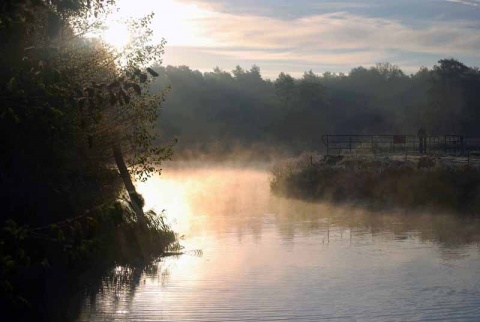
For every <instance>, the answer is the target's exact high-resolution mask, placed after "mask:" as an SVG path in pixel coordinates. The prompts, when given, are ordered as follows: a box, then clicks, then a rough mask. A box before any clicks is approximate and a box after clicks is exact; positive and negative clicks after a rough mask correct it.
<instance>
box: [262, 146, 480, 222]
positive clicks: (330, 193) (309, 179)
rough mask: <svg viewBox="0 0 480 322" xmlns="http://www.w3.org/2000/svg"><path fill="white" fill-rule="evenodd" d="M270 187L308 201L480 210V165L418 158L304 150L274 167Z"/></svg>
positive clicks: (456, 210)
mask: <svg viewBox="0 0 480 322" xmlns="http://www.w3.org/2000/svg"><path fill="white" fill-rule="evenodd" d="M270 186H271V189H272V191H273V192H274V193H275V194H277V195H280V196H286V197H291V198H300V199H307V200H327V201H331V202H348V203H355V204H362V205H366V206H373V207H380V208H384V207H391V208H393V207H400V208H406V209H415V208H416V209H428V210H439V211H453V212H462V213H475V214H476V213H478V209H479V206H480V169H478V167H472V166H467V165H463V166H448V165H446V164H444V163H443V162H442V161H441V160H439V159H435V158H431V157H426V156H425V157H421V158H419V159H417V160H415V161H399V160H392V159H389V158H384V159H374V158H366V157H365V158H361V157H343V156H325V157H323V158H322V157H320V156H316V157H314V158H312V159H311V158H310V156H307V155H304V156H302V157H299V158H297V159H291V160H288V161H285V162H283V163H279V164H277V165H276V166H275V167H274V168H273V169H272V180H271V183H270Z"/></svg>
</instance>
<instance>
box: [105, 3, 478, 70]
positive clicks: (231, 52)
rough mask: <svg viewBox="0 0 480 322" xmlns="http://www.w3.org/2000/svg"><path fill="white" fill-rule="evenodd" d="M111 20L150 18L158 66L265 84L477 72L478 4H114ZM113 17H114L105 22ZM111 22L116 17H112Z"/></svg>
mask: <svg viewBox="0 0 480 322" xmlns="http://www.w3.org/2000/svg"><path fill="white" fill-rule="evenodd" d="M117 5H118V7H119V12H118V13H116V14H115V17H126V16H131V17H140V16H143V15H146V14H148V13H149V12H154V13H155V18H154V21H153V23H152V27H153V29H154V37H155V38H156V39H157V40H159V39H161V38H165V40H166V41H167V45H166V47H165V55H164V57H163V65H175V66H178V65H187V66H189V67H190V68H191V69H198V70H200V71H202V72H206V71H211V70H213V68H214V67H217V66H218V67H220V68H221V69H223V70H225V71H231V70H233V69H234V68H235V66H237V65H240V66H242V67H243V68H246V69H248V68H250V67H251V66H252V65H254V64H255V65H257V66H259V67H260V69H261V72H262V75H263V76H264V77H265V78H271V79H275V78H276V77H277V76H278V74H279V73H280V72H285V73H289V74H291V75H293V76H297V77H298V76H301V75H302V74H303V72H305V71H308V70H312V71H313V72H314V73H318V74H322V73H324V72H326V71H330V72H344V73H348V72H349V71H350V70H351V69H352V68H355V67H358V66H364V67H369V66H373V65H375V64H376V63H380V62H390V63H392V64H395V65H398V66H399V67H400V68H402V69H403V70H404V71H405V72H407V73H414V72H416V71H418V69H419V68H420V67H421V66H426V67H429V68H431V67H432V66H433V65H434V64H436V63H437V62H438V60H440V59H443V58H456V59H458V60H460V61H461V62H463V63H465V64H466V65H468V66H480V0H359V1H348V0H347V1H328V0H117ZM112 19H114V18H112ZM115 19H116V18H115Z"/></svg>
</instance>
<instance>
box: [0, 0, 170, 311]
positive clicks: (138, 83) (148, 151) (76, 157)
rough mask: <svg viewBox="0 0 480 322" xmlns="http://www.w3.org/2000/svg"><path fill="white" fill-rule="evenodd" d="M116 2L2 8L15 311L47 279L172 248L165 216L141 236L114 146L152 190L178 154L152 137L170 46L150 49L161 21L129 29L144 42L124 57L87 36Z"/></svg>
mask: <svg viewBox="0 0 480 322" xmlns="http://www.w3.org/2000/svg"><path fill="white" fill-rule="evenodd" d="M112 3H113V1H107V0H91V1H90V0H85V1H84V0H58V1H53V0H52V1H50V0H37V1H34V0H32V1H23V0H21V1H4V2H2V5H1V6H0V57H1V63H0V154H1V155H2V158H0V195H1V197H0V200H1V201H2V206H3V210H2V213H1V214H0V227H1V228H0V284H1V285H0V287H1V294H0V295H1V297H2V303H5V305H7V306H8V304H9V303H15V305H14V307H15V308H18V307H17V306H16V305H17V304H18V306H19V307H23V306H24V305H26V304H27V302H29V303H32V301H30V300H29V299H30V298H32V297H33V298H35V296H34V295H35V294H36V292H37V293H38V292H40V290H41V289H42V285H43V283H44V282H45V280H46V278H47V277H48V276H49V273H48V271H55V272H56V273H62V272H63V271H64V270H69V269H72V270H80V269H81V268H83V269H87V268H88V267H89V266H92V265H91V261H93V260H95V261H99V262H100V261H101V260H102V259H103V260H109V261H110V262H113V261H114V260H120V259H121V260H125V261H128V260H131V259H132V258H134V257H135V256H137V255H138V254H139V255H140V257H142V258H143V259H148V258H151V257H152V256H153V255H160V254H161V252H163V251H164V250H165V248H166V247H167V246H168V245H169V244H170V243H171V242H173V241H174V239H175V236H174V234H173V232H172V231H171V230H170V229H169V227H167V226H166V225H165V224H164V222H163V218H162V217H161V216H159V215H156V214H153V213H149V214H148V216H146V224H147V225H146V226H143V225H140V224H139V223H138V222H137V220H136V216H135V215H133V214H132V211H131V207H130V205H128V204H126V202H125V201H123V205H122V202H119V201H117V198H118V196H119V195H120V193H121V190H122V189H121V180H120V177H119V175H118V172H117V171H116V170H115V169H113V168H112V165H113V164H114V158H113V153H112V146H113V145H114V144H116V145H118V146H121V147H122V149H123V151H124V153H125V158H126V160H127V163H128V165H129V166H130V171H132V173H133V174H135V175H136V177H137V179H140V180H145V179H146V178H148V177H149V176H151V175H152V173H153V172H156V171H160V163H161V162H162V161H163V160H165V159H167V158H169V157H170V156H171V154H172V145H173V143H171V144H167V145H163V146H162V145H160V144H159V143H161V142H160V141H159V139H158V136H157V132H156V131H155V125H156V123H157V117H158V116H159V111H160V108H161V103H162V102H163V100H164V94H165V93H164V92H161V93H157V94H155V95H154V94H151V93H150V92H149V89H150V83H151V81H152V79H153V78H154V77H157V76H158V74H157V73H156V72H155V71H154V70H152V69H151V68H150V67H149V66H150V65H151V64H153V63H159V62H160V61H161V60H160V56H161V55H162V53H163V46H164V42H161V43H160V44H154V43H152V42H151V36H152V30H151V29H150V28H149V24H150V22H151V19H152V15H149V16H147V17H145V18H143V19H140V20H138V21H130V22H128V23H129V24H130V26H131V28H134V29H135V35H136V36H135V37H132V42H131V44H130V47H129V48H126V49H125V50H124V51H122V52H118V51H116V50H114V49H113V48H110V47H109V46H108V45H106V44H105V43H103V42H102V41H100V40H98V39H89V38H85V37H81V36H82V35H85V34H86V33H87V30H85V29H82V28H87V27H89V28H96V27H98V26H100V25H101V24H99V23H96V22H93V23H91V24H90V23H87V22H85V21H87V20H89V19H90V18H91V17H97V16H100V15H102V14H104V13H105V12H106V11H108V10H109V9H108V8H109V5H111V4H112ZM82 19H83V22H82ZM140 198H141V197H140V196H138V198H136V199H138V200H140ZM140 251H142V252H140ZM27 277H29V278H30V279H33V280H34V281H37V282H31V281H30V282H28V283H27V281H28V279H27ZM37 295H39V294H37ZM40 295H41V294H40ZM40 295H39V297H40V298H41V296H40ZM37 300H38V299H37Z"/></svg>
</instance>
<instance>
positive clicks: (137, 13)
mask: <svg viewBox="0 0 480 322" xmlns="http://www.w3.org/2000/svg"><path fill="white" fill-rule="evenodd" d="M116 4H117V6H118V8H119V9H120V10H119V11H118V12H116V13H114V14H112V15H111V16H110V20H111V21H115V20H117V19H122V18H134V19H136V18H140V17H144V16H146V15H147V14H149V13H151V12H154V13H155V17H154V19H153V22H152V26H151V27H152V29H153V31H154V34H153V36H154V39H155V41H159V40H161V39H162V38H164V39H165V40H166V41H167V43H168V45H172V46H205V45H208V43H209V40H208V39H206V37H205V36H204V30H203V29H202V28H201V21H202V20H203V19H206V18H209V17H211V16H212V15H213V14H214V13H213V12H212V11H210V10H208V9H205V8H202V7H200V6H198V5H197V4H194V3H182V2H179V1H175V0H164V1H151V0H136V1H132V0H120V1H117V3H116ZM107 26H109V24H108V23H107ZM114 30H115V28H114ZM120 34H121V32H120Z"/></svg>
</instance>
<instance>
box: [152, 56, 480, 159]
mask: <svg viewBox="0 0 480 322" xmlns="http://www.w3.org/2000/svg"><path fill="white" fill-rule="evenodd" d="M155 70H156V71H157V72H158V73H159V77H158V78H156V79H155V81H154V83H153V84H152V91H154V92H155V91H160V90H161V89H163V88H166V87H167V86H169V85H171V87H172V90H171V92H170V93H169V95H168V97H167V99H166V102H165V107H166V108H165V110H164V111H163V112H162V113H163V115H164V116H165V117H163V118H161V119H159V125H160V126H159V128H160V129H161V131H162V133H163V134H164V135H166V136H178V137H179V145H178V146H177V147H176V152H178V154H177V155H182V154H186V155H188V151H191V150H193V151H195V152H205V153H212V152H216V153H217V154H218V155H224V154H226V153H230V151H231V150H232V147H235V148H237V149H243V150H246V149H249V150H250V149H251V148H252V146H253V147H254V148H256V151H257V155H260V156H263V155H265V151H266V150H267V153H268V152H270V151H271V150H274V148H276V150H277V151H281V152H284V151H289V152H290V153H292V152H293V153H294V154H296V153H300V152H303V151H306V150H312V149H314V150H319V149H322V148H323V144H322V142H321V136H322V135H324V134H414V135H415V134H417V131H418V130H419V129H420V128H421V127H424V128H425V129H426V131H427V134H428V135H444V134H459V135H464V136H480V128H479V127H478V126H477V124H478V121H479V117H480V115H479V111H480V108H479V104H480V103H479V102H480V91H478V90H477V89H478V88H479V85H480V72H479V70H478V68H475V67H468V66H465V65H464V64H462V63H461V62H459V61H457V60H455V59H442V60H440V61H439V62H438V64H437V65H435V66H433V68H430V69H428V68H425V67H422V68H420V69H419V71H418V72H416V73H414V74H411V75H407V74H406V73H405V72H403V71H402V70H401V69H400V67H398V66H395V65H392V64H389V63H382V64H377V65H376V66H373V67H370V68H365V67H357V68H354V69H352V70H351V71H350V72H349V73H348V74H343V73H339V74H334V73H329V72H325V73H323V74H321V75H317V74H314V73H313V72H311V71H310V72H306V73H305V74H304V75H303V76H301V77H299V78H294V77H292V76H291V75H288V74H285V73H281V74H280V75H279V76H278V77H277V79H275V80H268V79H264V78H262V76H261V73H260V69H259V68H258V67H257V66H253V67H252V68H251V69H249V70H245V69H242V68H240V67H237V68H236V69H235V70H233V71H232V72H226V71H222V70H220V69H219V68H215V69H214V70H213V71H212V72H205V73H201V72H199V71H197V70H191V69H190V68H188V67H187V66H178V67H174V66H167V67H156V68H155ZM272 147H273V148H272Z"/></svg>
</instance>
